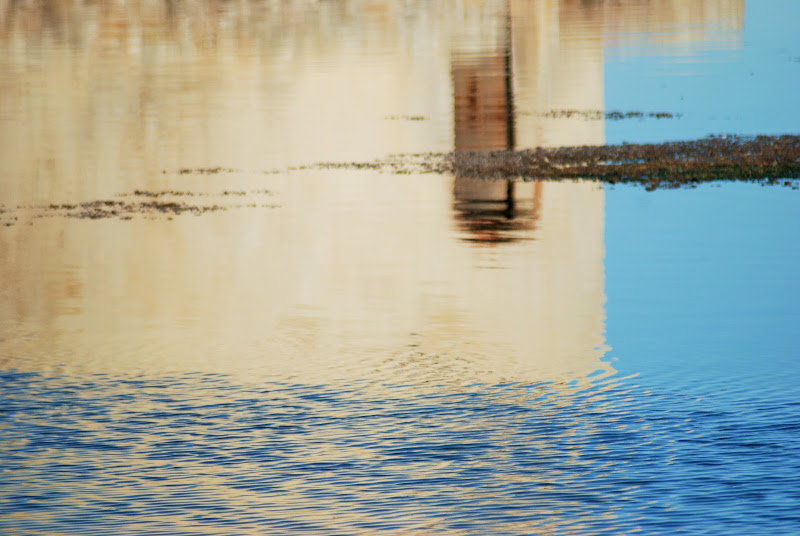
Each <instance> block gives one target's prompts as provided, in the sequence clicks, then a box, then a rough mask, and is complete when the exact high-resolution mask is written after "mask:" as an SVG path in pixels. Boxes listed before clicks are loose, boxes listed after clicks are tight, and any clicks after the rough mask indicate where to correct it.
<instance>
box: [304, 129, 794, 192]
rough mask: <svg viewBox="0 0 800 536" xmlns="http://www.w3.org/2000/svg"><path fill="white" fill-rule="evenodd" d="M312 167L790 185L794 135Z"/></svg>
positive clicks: (666, 184) (652, 184) (664, 183)
mask: <svg viewBox="0 0 800 536" xmlns="http://www.w3.org/2000/svg"><path fill="white" fill-rule="evenodd" d="M313 167H315V168H323V169H330V168H348V169H377V170H384V171H389V172H394V173H414V172H417V173H448V174H452V175H455V176H456V177H468V178H475V179H485V180H498V179H522V180H563V179H567V180H571V179H574V180H577V179H589V180H595V181H602V182H606V183H610V184H615V183H628V182H632V183H640V184H643V185H645V186H646V187H647V188H650V189H655V188H675V187H680V186H684V185H695V184H698V183H702V182H708V181H723V180H724V181H731V180H744V181H760V182H764V183H768V184H785V185H786V186H792V187H797V186H796V184H795V180H796V179H800V136H797V135H783V136H756V137H752V138H747V137H739V136H719V137H709V138H703V139H699V140H693V141H679V142H667V143H658V144H627V143H626V144H621V145H599V146H580V147H553V148H536V149H527V150H522V151H493V152H454V153H448V154H433V153H431V154H417V155H396V156H392V157H389V158H386V159H381V160H376V161H373V162H350V163H322V164H317V165H315V166H313Z"/></svg>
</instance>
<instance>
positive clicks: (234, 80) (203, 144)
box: [0, 0, 742, 384]
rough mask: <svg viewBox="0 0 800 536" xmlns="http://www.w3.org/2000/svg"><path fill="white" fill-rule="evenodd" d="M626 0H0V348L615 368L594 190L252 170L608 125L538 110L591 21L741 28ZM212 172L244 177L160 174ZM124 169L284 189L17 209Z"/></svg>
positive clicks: (302, 377)
mask: <svg viewBox="0 0 800 536" xmlns="http://www.w3.org/2000/svg"><path fill="white" fill-rule="evenodd" d="M635 4H636V5H637V6H638V7H637V8H636V9H633V8H631V10H630V11H626V10H625V9H622V8H616V7H614V6H612V5H611V3H607V2H588V3H587V2H568V1H562V2H557V1H535V0H529V1H523V0H511V1H510V2H505V1H502V2H501V1H498V2H475V1H472V0H469V1H466V0H465V1H463V2H456V3H454V4H452V5H448V6H447V7H446V8H445V7H442V6H441V5H439V4H436V5H433V4H432V3H420V4H407V3H399V2H391V1H381V0H374V1H364V2H336V3H324V4H314V5H313V6H310V5H307V4H305V3H275V4H264V3H260V2H240V3H237V4H235V5H231V4H228V3H216V2H188V1H187V2H180V1H176V2H158V1H148V2H145V1H141V2H129V3H100V4H85V3H80V2H55V1H45V0H41V1H39V2H30V3H27V4H26V7H25V9H22V8H21V7H19V6H17V5H16V4H11V3H9V2H2V1H1V0H0V47H2V49H3V50H4V51H5V53H4V54H3V55H2V57H0V173H1V174H2V178H3V180H2V181H0V196H2V197H1V199H2V201H1V202H2V205H3V206H4V207H5V209H7V210H6V212H5V213H4V214H0V223H14V225H12V226H10V227H5V226H4V227H0V277H2V296H0V298H1V299H0V360H1V361H2V363H3V366H15V367H20V368H27V369H34V370H41V369H44V368H50V367H56V366H61V365H64V366H65V367H66V368H67V369H76V370H88V371H106V372H113V373H120V372H126V373H127V372H131V373H136V372H141V371H146V372H177V373H180V372H187V371H195V370H199V371H210V372H222V373H226V374H236V375H241V376H243V377H247V378H259V379H262V378H270V379H281V380H286V379H294V380H296V381H303V382H314V381H332V380H333V379H358V378H363V379H379V380H385V381H387V382H401V383H402V382H404V381H408V382H415V383H419V384H423V383H425V382H429V383H431V384H436V383H456V384H463V383H466V382H472V381H480V382H487V383H491V382H497V381H504V380H518V381H525V382H528V381H540V380H543V379H556V380H566V379H569V378H582V377H585V376H586V375H587V374H589V373H591V372H592V371H594V370H596V369H598V368H602V369H605V370H609V369H608V365H607V364H604V363H603V362H601V361H600V359H599V358H600V357H601V356H602V354H603V352H604V349H603V345H604V325H603V319H604V309H603V300H604V293H603V284H604V283H603V254H604V251H603V193H602V191H601V190H599V189H598V188H596V187H594V186H593V185H587V184H555V183H511V182H501V183H488V182H480V181H473V182H468V181H463V180H461V179H460V178H458V177H444V178H442V177H435V176H431V175H400V176H394V175H388V174H379V173H373V172H368V171H358V172H350V171H348V172H345V171H295V172H291V173H287V172H282V173H278V174H265V173H264V171H267V170H273V169H282V170H285V169H286V168H287V167H289V166H297V165H303V164H309V163H313V162H318V161H349V160H356V161H362V160H369V159H372V158H380V157H384V156H386V155H387V154H390V153H413V152H421V151H442V152H444V151H450V150H452V149H453V148H455V149H456V150H478V149H481V150H485V149H492V150H494V149H507V148H511V147H516V148H521V147H530V146H537V145H574V144H583V143H602V142H603V124H602V122H598V121H575V120H571V121H570V120H557V119H552V118H547V117H544V116H543V114H544V113H545V112H548V111H550V110H553V109H592V110H600V109H602V105H603V78H602V74H603V47H604V39H605V37H604V36H605V35H606V34H607V33H608V32H609V31H610V30H609V29H610V28H619V27H628V26H625V25H634V26H632V27H634V28H637V31H647V28H652V29H653V30H656V31H658V30H659V29H660V28H662V27H663V25H666V26H669V25H676V26H681V25H682V24H683V23H684V22H686V21H690V22H697V21H698V20H699V22H698V24H701V25H702V24H707V23H709V22H714V24H715V25H717V23H718V22H719V21H717V20H716V19H714V17H717V16H719V17H722V18H723V19H724V21H725V24H728V23H729V22H730V21H732V22H730V25H731V27H733V28H741V5H742V3H741V2H734V1H731V2H723V1H722V0H719V1H716V2H714V1H711V0H708V1H705V2H700V3H699V4H702V5H703V6H706V7H707V9H705V10H699V11H698V9H696V8H691V9H688V10H683V9H678V8H679V7H681V6H684V3H683V2H679V1H677V0H675V1H665V2H661V3H660V5H661V4H663V5H670V6H674V7H675V9H673V10H666V8H664V10H662V11H659V10H654V9H655V8H650V7H647V6H648V5H650V4H652V3H651V2H641V3H635ZM626 5H628V4H626ZM694 5H697V4H694ZM714 6H718V7H719V9H716V10H715V9H712V8H713V7H714ZM737 6H738V8H737ZM728 7H729V8H731V9H727V8H728ZM723 8H726V9H723ZM637 9H638V10H639V11H637ZM659 9H660V8H659ZM629 12H630V13H634V14H635V15H630V16H631V17H635V18H637V19H641V21H640V22H636V23H634V22H628V21H627V19H626V17H627V16H628V15H626V13H629ZM642 13H645V14H646V16H645V15H642ZM685 13H690V14H692V15H691V17H689V16H688V15H687V17H689V18H686V17H683V14H685ZM698 13H699V15H698ZM651 15H652V16H651ZM737 16H738V19H737V18H736V17H737ZM670 17H673V18H670ZM692 17H694V18H692ZM698 17H699V19H698ZM696 19H697V20H696ZM509 20H511V32H510V33H509V32H508V26H507V24H508V21H509ZM737 20H738V22H737ZM647 21H650V22H647ZM653 21H655V22H653ZM636 24H638V25H639V26H636ZM737 24H738V25H737ZM660 25H662V26H660ZM693 32H694V30H693ZM688 35H689V36H690V38H691V39H696V38H697V35H696V33H690V34H688ZM696 42H699V41H689V42H688V44H687V45H686V46H693V45H692V43H696ZM615 46H616V45H615ZM631 50H633V49H631ZM404 115H405V116H423V117H426V118H427V120H425V121H404V120H395V119H390V118H392V117H402V116H404ZM214 166H223V167H231V168H236V169H237V170H240V171H238V172H236V173H230V174H224V175H217V176H203V175H179V174H177V173H173V172H172V171H174V170H177V169H179V168H183V167H192V168H198V167H214ZM165 170H166V171H167V173H162V171H165ZM135 189H147V190H154V191H159V190H188V191H198V192H219V191H222V190H232V189H244V190H263V189H268V190H270V191H271V192H273V194H274V197H273V198H272V199H271V202H272V203H274V204H277V205H280V208H278V209H258V208H256V209H248V208H243V209H240V210H231V211H227V212H223V213H216V214H210V215H205V216H203V217H193V216H184V217H179V218H176V219H174V220H173V221H168V220H165V219H147V218H135V219H133V220H131V221H119V220H102V221H84V220H66V221H65V220H61V219H49V218H43V219H30V218H31V217H32V216H31V214H28V213H26V212H25V209H24V208H21V209H17V208H16V207H18V206H23V207H24V206H28V205H36V204H47V203H69V202H80V201H84V200H94V199H104V198H107V197H109V196H113V195H115V194H118V193H125V192H131V191H133V190H135ZM11 208H13V209H14V210H15V212H14V214H15V216H14V217H18V218H19V219H18V220H14V221H11V220H9V219H8V218H9V217H10V216H8V214H10V212H9V210H8V209H11ZM29 223H30V224H31V225H28V224H29Z"/></svg>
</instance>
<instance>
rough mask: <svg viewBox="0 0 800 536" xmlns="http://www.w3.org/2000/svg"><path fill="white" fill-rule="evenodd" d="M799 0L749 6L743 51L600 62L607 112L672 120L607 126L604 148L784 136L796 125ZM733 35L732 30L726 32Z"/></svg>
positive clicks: (613, 57) (611, 57) (710, 48)
mask: <svg viewBox="0 0 800 536" xmlns="http://www.w3.org/2000/svg"><path fill="white" fill-rule="evenodd" d="M797 21H800V2H796V1H795V0H777V1H774V2H747V3H746V8H745V23H744V30H743V32H744V35H743V39H742V49H736V48H731V47H730V46H728V47H715V46H714V42H713V41H712V42H710V43H708V44H707V46H706V47H705V49H704V50H693V51H692V52H691V56H689V55H687V54H676V53H674V52H673V53H668V52H667V53H665V52H664V51H657V50H655V49H650V50H648V51H647V53H646V54H629V55H624V56H622V55H617V54H615V53H614V51H613V50H611V51H607V52H609V53H607V54H606V61H605V108H606V110H622V111H629V110H641V111H645V112H650V111H666V112H672V113H678V114H682V116H681V118H680V119H677V120H658V121H656V120H647V122H646V123H642V122H640V121H635V120H634V121H609V122H607V123H606V141H607V143H620V142H623V141H628V142H658V141H663V140H679V139H695V138H701V137H704V136H707V135H709V134H733V133H735V134H745V135H755V134H786V133H796V132H798V129H799V128H800V107H799V106H797V104H796V103H797V92H798V89H800V37H798V35H799V34H798V31H797ZM725 31H726V32H735V31H736V30H725Z"/></svg>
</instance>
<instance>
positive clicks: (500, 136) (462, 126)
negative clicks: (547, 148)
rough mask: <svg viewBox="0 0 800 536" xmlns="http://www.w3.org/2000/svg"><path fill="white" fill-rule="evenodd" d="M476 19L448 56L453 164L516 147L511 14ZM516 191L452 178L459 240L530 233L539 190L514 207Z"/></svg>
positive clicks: (488, 240)
mask: <svg viewBox="0 0 800 536" xmlns="http://www.w3.org/2000/svg"><path fill="white" fill-rule="evenodd" d="M469 7H470V6H468V7H467V8H468V9H469ZM482 7H483V8H484V9H485V6H482ZM495 7H496V6H495ZM476 9H478V10H479V9H480V8H476ZM481 19H482V20H484V22H483V23H482V24H481V25H480V26H479V27H478V28H474V29H471V28H466V31H465V34H467V35H468V38H466V39H463V40H462V41H461V42H457V43H456V44H455V46H454V49H453V52H452V67H451V69H452V77H453V104H454V111H453V118H454V130H455V151H456V158H458V154H459V153H463V152H468V151H504V150H513V149H514V148H515V145H516V132H515V130H516V129H515V124H514V90H513V77H512V57H511V50H512V40H511V38H512V23H511V11H510V9H505V16H504V17H495V18H492V19H489V20H492V21H494V25H493V26H492V25H491V24H489V25H487V24H486V22H485V19H483V17H481ZM487 26H488V27H487ZM476 45H477V47H476ZM527 186H529V185H527ZM526 189H528V190H530V188H526ZM517 190H518V187H517V184H516V182H515V181H511V180H508V181H484V180H476V179H474V178H466V177H459V176H456V178H455V182H454V192H453V195H454V198H455V202H454V209H455V217H456V221H457V222H458V223H459V227H460V228H461V230H463V231H466V232H467V236H466V238H465V239H466V240H469V241H474V242H476V243H479V244H484V245H491V244H497V243H502V242H511V241H514V240H517V239H518V237H519V233H518V232H519V231H523V230H530V229H532V228H533V227H534V222H535V220H536V213H537V210H538V199H539V195H540V193H541V187H540V185H538V184H537V185H535V186H534V187H533V198H532V199H531V197H530V196H525V198H524V199H520V200H519V201H518V199H517V197H518V195H519V193H518V192H517Z"/></svg>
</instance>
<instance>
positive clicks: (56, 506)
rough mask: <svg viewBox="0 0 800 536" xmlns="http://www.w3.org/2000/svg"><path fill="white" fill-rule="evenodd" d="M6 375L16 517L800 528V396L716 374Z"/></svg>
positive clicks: (99, 521)
mask: <svg viewBox="0 0 800 536" xmlns="http://www.w3.org/2000/svg"><path fill="white" fill-rule="evenodd" d="M2 382H3V384H2V386H3V393H4V395H3V414H2V415H3V417H2V418H3V420H2V424H3V426H4V431H3V436H2V437H3V443H2V447H3V452H4V457H3V465H2V469H3V484H2V488H1V489H2V493H3V495H4V497H5V500H4V501H3V503H2V507H0V508H2V509H1V510H0V512H2V517H0V519H2V521H0V528H2V529H3V530H4V531H7V533H15V532H16V533H42V534H44V533H47V532H48V531H51V530H53V529H57V530H58V531H60V532H65V533H69V534H97V533H114V534H116V533H139V534H141V533H148V534H204V533H207V532H208V531H211V532H219V533H225V534H250V533H268V534H281V533H296V532H301V533H325V534H353V533H361V532H363V533H367V532H370V531H389V532H396V533H409V532H410V533H415V532H420V533H423V532H430V531H434V532H444V533H456V534H487V533H491V534H536V533H539V532H546V531H553V532H555V533H575V532H578V533H591V534H620V533H631V532H634V531H637V530H641V531H643V532H645V533H650V534H670V533H675V532H687V533H691V534H703V533H708V534H721V533H724V534H753V533H754V532H756V533H769V534H792V533H796V532H797V528H798V524H800V516H799V515H798V510H797V505H798V501H800V492H798V490H797V486H796V478H795V476H796V472H797V470H798V469H800V467H799V466H800V462H798V459H799V458H798V456H797V453H798V449H800V440H798V434H797V432H798V429H799V428H800V419H798V416H797V415H798V404H800V401H799V400H798V399H797V397H789V396H785V395H784V396H780V395H779V396H769V395H767V394H762V395H760V396H757V397H754V396H743V393H742V392H741V391H740V389H741V387H742V386H741V385H731V386H727V387H726V386H725V385H724V381H722V380H720V381H719V382H716V383H712V384H711V386H713V387H714V389H713V390H712V389H697V388H695V389H693V390H689V391H688V392H687V390H685V389H683V388H680V387H679V388H672V387H670V386H666V385H661V386H660V387H658V388H655V387H650V388H648V387H645V386H644V385H642V384H641V383H642V382H639V381H637V379H635V378H626V379H623V378H620V379H612V380H606V381H602V382H598V383H596V384H594V385H593V386H592V387H591V388H588V389H574V388H569V387H567V386H563V385H561V386H558V385H532V386H521V385H510V386H491V387H488V386H487V387H478V386H475V387H471V388H465V389H463V390H460V391H456V392H447V391H445V392H438V393H428V394H419V393H414V391H413V390H410V389H407V388H400V387H395V388H391V387H386V388H384V389H383V390H382V394H381V396H375V395H374V394H371V393H370V392H369V389H366V388H364V387H363V386H361V387H359V386H342V387H339V388H336V387H332V386H321V385H314V386H311V385H290V384H268V385H259V386H242V385H237V384H232V383H230V382H229V381H227V380H226V379H225V378H220V377H212V376H187V377H174V378H163V379H159V380H154V379H149V380H144V379H143V380H135V379H131V380H120V379H118V378H109V377H103V376H97V377H90V378H84V379H81V380H78V379H69V378H47V377H44V376H42V375H37V374H21V373H13V372H5V373H3V376H2ZM644 383H646V382H644ZM730 391H734V392H733V393H731V392H730ZM22 511H24V512H26V513H28V514H29V515H26V516H24V517H23V518H19V517H17V516H15V513H19V512H22Z"/></svg>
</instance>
